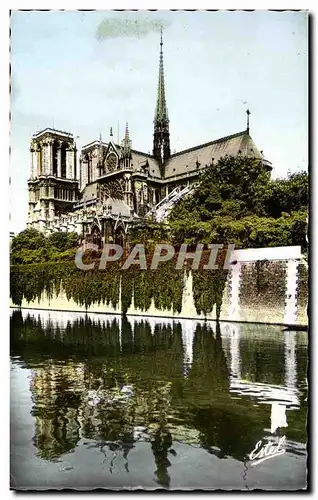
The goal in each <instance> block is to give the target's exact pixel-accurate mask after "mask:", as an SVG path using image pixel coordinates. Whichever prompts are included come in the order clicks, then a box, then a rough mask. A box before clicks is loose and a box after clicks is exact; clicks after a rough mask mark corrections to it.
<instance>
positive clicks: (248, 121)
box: [246, 108, 251, 134]
mask: <svg viewBox="0 0 318 500" xmlns="http://www.w3.org/2000/svg"><path fill="white" fill-rule="evenodd" d="M250 114H251V112H250V110H249V109H248V108H247V110H246V115H247V124H246V132H247V133H248V134H249V133H250Z"/></svg>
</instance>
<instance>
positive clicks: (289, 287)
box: [284, 259, 299, 325]
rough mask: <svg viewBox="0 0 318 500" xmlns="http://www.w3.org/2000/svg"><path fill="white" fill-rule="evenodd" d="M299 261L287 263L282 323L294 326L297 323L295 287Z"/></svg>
mask: <svg viewBox="0 0 318 500" xmlns="http://www.w3.org/2000/svg"><path fill="white" fill-rule="evenodd" d="M298 267H299V261H298V260H296V259H292V260H289V261H288V263H287V276H286V292H285V314H284V323H286V324H288V325H292V324H295V323H296V321H297V285H298V279H297V278H298Z"/></svg>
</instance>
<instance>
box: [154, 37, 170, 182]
mask: <svg viewBox="0 0 318 500" xmlns="http://www.w3.org/2000/svg"><path fill="white" fill-rule="evenodd" d="M162 46H163V42H162V29H161V37H160V57H159V79H158V93H157V105H156V109H155V119H154V134H153V156H154V157H155V158H156V160H158V161H159V164H160V170H161V175H162V176H163V173H164V165H165V163H166V161H167V160H168V158H169V157H170V133H169V117H168V108H167V104H166V95H165V80H164V68H163V51H162Z"/></svg>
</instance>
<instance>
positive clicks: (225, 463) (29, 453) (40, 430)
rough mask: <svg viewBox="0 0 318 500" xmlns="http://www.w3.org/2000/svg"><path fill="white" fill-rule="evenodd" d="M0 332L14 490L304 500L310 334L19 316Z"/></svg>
mask: <svg viewBox="0 0 318 500" xmlns="http://www.w3.org/2000/svg"><path fill="white" fill-rule="evenodd" d="M10 322H11V325H10V326H11V487H12V488H15V489H31V488H32V489H34V488H35V489H47V488H57V489H59V488H78V489H91V488H108V489H136V488H144V489H156V488H165V489H206V490H213V489H231V490H232V489H243V490H251V489H255V488H257V489H268V490H295V489H303V488H306V481H307V465H306V461H307V452H306V441H307V434H306V419H307V380H306V378H307V357H308V352H307V348H308V346H307V333H306V332H294V331H288V332H284V331H283V328H282V327H279V326H270V325H253V324H235V323H225V322H221V323H219V324H218V323H216V322H212V321H211V322H204V321H193V320H183V319H177V320H173V319H172V318H167V319H164V318H151V317H144V318H142V317H140V316H139V317H133V316H130V317H121V316H119V315H117V316H116V315H113V316H111V315H99V314H89V315H85V314H84V313H83V314H81V313H70V312H54V311H50V312H49V311H36V310H32V311H31V310H18V309H16V310H11V318H10ZM279 441H280V446H279V450H281V453H280V454H278V453H276V454H275V453H274V455H273V456H270V455H269V454H268V453H267V455H262V454H261V456H258V457H257V456H256V457H255V455H256V454H257V451H259V450H260V449H261V448H263V447H264V446H266V445H267V444H268V443H272V444H273V445H275V446H276V447H277V445H278V443H279ZM255 448H256V450H257V451H255V452H254V455H253V454H252V456H251V457H250V454H251V452H253V450H254V449H255ZM273 450H274V448H272V451H273ZM268 451H269V447H267V452H268ZM253 457H254V459H251V458H253ZM257 458H258V459H260V458H266V460H262V461H261V462H258V459H257Z"/></svg>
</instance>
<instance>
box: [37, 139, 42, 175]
mask: <svg viewBox="0 0 318 500" xmlns="http://www.w3.org/2000/svg"><path fill="white" fill-rule="evenodd" d="M42 159H43V155H42V146H41V145H40V144H39V145H38V149H37V163H38V175H42Z"/></svg>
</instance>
